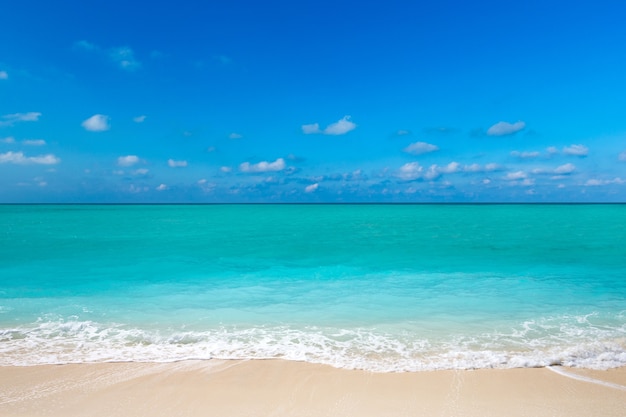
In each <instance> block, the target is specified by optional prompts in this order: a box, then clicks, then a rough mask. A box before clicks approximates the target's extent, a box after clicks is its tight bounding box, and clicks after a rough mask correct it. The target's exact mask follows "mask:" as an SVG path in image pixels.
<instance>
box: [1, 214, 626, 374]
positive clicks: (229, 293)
mask: <svg viewBox="0 0 626 417" xmlns="http://www.w3.org/2000/svg"><path fill="white" fill-rule="evenodd" d="M211 358H221V359H274V358H280V359H286V360H296V361H306V362H314V363H323V364H328V365H332V366H335V367H340V368H349V369H365V370H370V371H375V372H403V371H421V370H435V369H477V368H514V367H541V366H549V365H566V366H575V367H583V368H593V369H607V368H612V367H619V366H624V365H626V205H558V204H554V205H463V204H449V205H447V204H433V205H430V204H428V205H419V204H418V205H410V204H407V205H384V204H381V205H376V204H357V205H349V204H329V205H2V206H0V365H5V366H6V365H19V366H27V365H36V364H58V363H87V362H89V363H91V362H118V361H138V362H170V361H180V360H186V359H211Z"/></svg>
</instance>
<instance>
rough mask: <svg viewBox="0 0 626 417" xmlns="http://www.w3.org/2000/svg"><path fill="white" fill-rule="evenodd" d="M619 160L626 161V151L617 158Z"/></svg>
mask: <svg viewBox="0 0 626 417" xmlns="http://www.w3.org/2000/svg"><path fill="white" fill-rule="evenodd" d="M617 159H619V160H620V161H626V151H624V152H622V153H620V154H619V155H618V156H617Z"/></svg>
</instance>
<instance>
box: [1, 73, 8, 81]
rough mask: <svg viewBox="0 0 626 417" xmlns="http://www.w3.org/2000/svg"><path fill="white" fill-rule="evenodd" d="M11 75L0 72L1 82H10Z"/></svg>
mask: <svg viewBox="0 0 626 417" xmlns="http://www.w3.org/2000/svg"><path fill="white" fill-rule="evenodd" d="M8 79H9V74H7V72H6V71H0V80H8Z"/></svg>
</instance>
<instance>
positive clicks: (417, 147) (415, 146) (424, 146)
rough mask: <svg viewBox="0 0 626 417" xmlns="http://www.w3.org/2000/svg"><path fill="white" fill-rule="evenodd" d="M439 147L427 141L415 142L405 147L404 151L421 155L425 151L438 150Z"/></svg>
mask: <svg viewBox="0 0 626 417" xmlns="http://www.w3.org/2000/svg"><path fill="white" fill-rule="evenodd" d="M438 150H439V147H437V146H435V145H432V144H430V143H426V142H415V143H412V144H410V145H409V146H407V147H406V148H404V152H406V153H410V154H413V155H421V154H424V153H429V152H434V151H438Z"/></svg>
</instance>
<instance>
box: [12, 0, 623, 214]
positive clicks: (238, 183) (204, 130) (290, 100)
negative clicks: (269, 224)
mask: <svg viewBox="0 0 626 417" xmlns="http://www.w3.org/2000/svg"><path fill="white" fill-rule="evenodd" d="M226 3H227V4H226ZM2 15H3V17H4V19H2V20H3V29H2V30H3V38H4V41H3V42H1V43H0V202H447V201H454V202H491V201H493V202H509V201H516V202H546V201H567V202H578V201H581V202H584V201H626V25H624V24H623V22H624V20H625V19H626V4H624V3H623V2H622V1H602V0H600V1H594V2H575V3H572V2H565V1H550V0H546V1H526V2H523V3H519V4H518V3H510V2H502V1H497V2H496V1H475V2H460V1H438V2H418V1H394V0H390V1H386V2H377V4H367V3H363V2H346V1H333V2H329V1H315V2H312V1H302V2H294V1H272V0H270V1H265V2H252V1H237V0H235V1H230V2H215V1H210V2H199V1H198V2H191V1H184V0H183V1H180V2H177V3H176V4H175V5H174V4H172V3H169V4H164V3H159V2H157V3H156V4H155V3H154V2H143V1H136V2H128V1H124V2H121V1H106V2H104V1H103V2H84V1H80V2H79V1H59V2H48V1H45V2H44V1H30V2H9V3H8V4H5V5H3V6H2Z"/></svg>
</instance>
